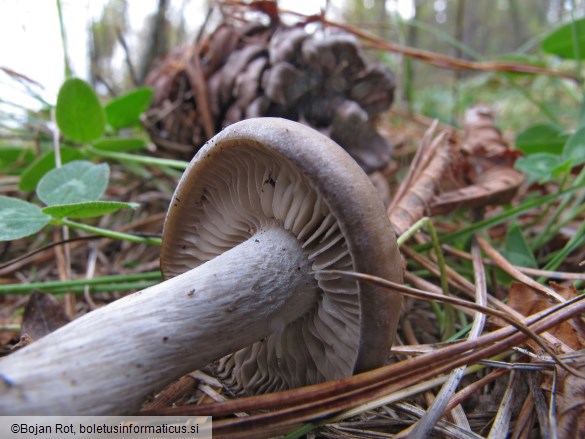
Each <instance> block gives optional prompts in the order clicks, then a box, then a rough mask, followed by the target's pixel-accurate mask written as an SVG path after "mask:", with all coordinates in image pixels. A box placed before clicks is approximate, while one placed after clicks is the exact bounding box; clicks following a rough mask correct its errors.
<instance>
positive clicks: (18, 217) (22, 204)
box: [0, 195, 51, 241]
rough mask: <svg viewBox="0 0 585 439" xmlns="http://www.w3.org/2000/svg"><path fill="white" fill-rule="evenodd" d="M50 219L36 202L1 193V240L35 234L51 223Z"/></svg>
mask: <svg viewBox="0 0 585 439" xmlns="http://www.w3.org/2000/svg"><path fill="white" fill-rule="evenodd" d="M50 219H51V217H50V216H49V215H45V214H44V213H42V212H41V208H40V207H38V206H35V205H34V204H31V203H27V202H26V201H23V200H19V199H17V198H10V197H5V196H3V195H0V241H11V240H13V239H19V238H24V237H25V236H29V235H33V234H35V233H37V232H38V231H39V230H41V229H42V228H43V227H45V226H46V225H47V224H49V220H50Z"/></svg>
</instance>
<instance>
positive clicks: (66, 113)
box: [55, 78, 106, 143]
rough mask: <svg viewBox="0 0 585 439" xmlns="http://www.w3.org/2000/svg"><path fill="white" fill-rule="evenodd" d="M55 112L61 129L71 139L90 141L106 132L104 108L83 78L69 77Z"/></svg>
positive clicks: (62, 88) (60, 92) (61, 91)
mask: <svg viewBox="0 0 585 439" xmlns="http://www.w3.org/2000/svg"><path fill="white" fill-rule="evenodd" d="M55 114H56V118H57V125H58V126H59V129H60V130H61V132H62V133H63V134H64V135H65V136H66V137H68V138H69V139H71V140H74V141H77V142H81V143H88V142H91V141H92V140H96V139H99V138H100V137H102V136H103V134H104V131H105V125H106V122H105V117H104V109H103V108H102V105H101V104H100V101H99V99H98V97H97V95H96V94H95V92H94V91H93V89H92V88H91V86H90V85H89V84H88V83H86V82H85V81H82V80H81V79H78V78H71V79H68V80H67V81H65V83H64V84H63V85H62V86H61V89H60V90H59V95H58V96H57V108H56V113H55Z"/></svg>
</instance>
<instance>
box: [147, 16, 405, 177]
mask: <svg viewBox="0 0 585 439" xmlns="http://www.w3.org/2000/svg"><path fill="white" fill-rule="evenodd" d="M196 50H197V49H196V47H195V46H191V47H186V48H181V49H177V50H175V51H174V52H173V53H171V54H169V55H168V56H167V57H166V58H165V59H164V60H163V61H162V62H161V63H160V64H159V65H158V66H157V67H156V68H155V69H154V70H153V71H152V72H151V73H150V74H149V75H148V77H147V79H146V83H147V85H150V86H152V87H154V89H155V97H154V100H153V105H152V108H151V110H150V111H149V115H148V120H147V127H148V128H149V131H150V134H151V136H152V138H153V140H154V142H155V143H156V144H157V145H158V146H159V147H160V148H161V149H162V150H165V151H173V155H174V156H175V157H177V155H179V156H181V157H182V158H184V159H190V158H191V156H192V155H193V153H194V152H195V149H194V148H195V147H194V146H193V145H196V148H199V147H200V146H201V145H203V144H204V143H205V142H206V141H207V140H208V139H209V138H210V137H211V136H212V135H213V134H214V133H215V132H218V131H219V130H221V128H223V127H225V126H227V125H229V124H232V123H234V122H237V121H239V120H242V119H247V118H251V117H260V116H276V117H283V118H286V119H291V120H296V121H299V122H302V123H304V124H306V125H309V126H311V127H313V128H315V129H317V130H319V131H321V132H323V133H325V134H326V135H328V136H329V137H331V138H332V139H333V140H335V141H336V142H337V143H339V144H340V145H341V146H342V147H344V148H345V149H346V150H347V151H348V153H349V154H351V155H352V157H353V158H354V159H355V160H356V161H357V162H358V163H359V164H360V165H361V166H362V168H364V170H365V171H366V172H371V171H374V170H376V169H379V168H382V167H384V166H385V165H386V164H387V163H388V161H389V160H390V156H391V150H392V147H391V144H390V143H389V141H388V140H387V139H386V138H385V137H383V136H382V135H380V134H379V133H378V131H377V130H376V127H375V122H376V119H377V117H378V116H379V115H380V114H381V113H382V112H384V111H386V110H387V109H388V108H389V107H390V105H391V104H392V99H393V94H394V77H393V75H392V73H391V72H390V71H389V70H388V68H387V67H386V66H384V65H383V64H380V63H372V62H369V61H368V60H367V58H366V56H365V55H364V53H363V51H362V49H361V48H360V46H359V44H358V41H357V40H356V39H355V38H354V37H353V36H352V35H350V34H347V33H344V32H342V31H339V30H335V29H331V28H324V29H320V30H317V31H315V32H312V33H310V32H308V31H307V30H306V29H305V26H302V25H297V26H285V25H283V24H281V23H280V22H278V21H277V20H276V23H275V22H274V20H273V22H272V23H271V24H270V25H261V24H258V23H253V24H249V23H246V24H245V25H240V26H239V27H236V26H233V25H230V24H227V23H225V22H224V23H222V24H221V25H220V26H219V27H218V28H217V29H216V30H215V31H214V32H213V33H212V34H211V36H210V37H209V38H208V39H207V41H206V42H205V43H204V44H203V45H202V47H201V50H200V51H198V53H197V52H196ZM195 53H197V56H198V57H199V62H198V63H194V60H193V58H192V57H193V56H195V55H194V54H195ZM197 67H199V68H200V70H199V71H197ZM198 78H199V79H198ZM201 80H203V81H204V83H201ZM199 90H206V92H207V96H206V102H204V105H206V106H207V111H206V109H205V108H201V103H202V100H201V96H197V93H198V91H199ZM198 97H199V99H197V98H198ZM206 113H207V114H208V115H209V116H210V119H211V122H207V124H206V122H205V120H206V118H205V117H204V116H205V114H206ZM207 120H208V121H209V118H207ZM210 125H211V126H210Z"/></svg>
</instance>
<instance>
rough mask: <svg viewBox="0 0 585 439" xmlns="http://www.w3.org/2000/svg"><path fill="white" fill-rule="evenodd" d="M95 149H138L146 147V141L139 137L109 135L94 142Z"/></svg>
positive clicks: (120, 150) (124, 150)
mask: <svg viewBox="0 0 585 439" xmlns="http://www.w3.org/2000/svg"><path fill="white" fill-rule="evenodd" d="M93 147H94V148H95V149H99V150H102V151H119V152H128V151H138V150H140V149H144V148H146V142H145V141H144V139H141V138H139V137H109V138H107V139H102V140H98V141H97V142H95V143H94V144H93Z"/></svg>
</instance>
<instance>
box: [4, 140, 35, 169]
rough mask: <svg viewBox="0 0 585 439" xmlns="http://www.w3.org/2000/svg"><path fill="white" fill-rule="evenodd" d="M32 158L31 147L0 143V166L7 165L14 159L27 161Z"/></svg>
mask: <svg viewBox="0 0 585 439" xmlns="http://www.w3.org/2000/svg"><path fill="white" fill-rule="evenodd" d="M33 158H34V154H33V152H32V150H31V148H27V147H26V146H16V145H2V146H0V166H2V167H4V166H8V165H10V164H12V163H14V162H16V161H24V162H29V161H30V160H32V159H33Z"/></svg>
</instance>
